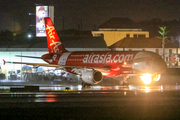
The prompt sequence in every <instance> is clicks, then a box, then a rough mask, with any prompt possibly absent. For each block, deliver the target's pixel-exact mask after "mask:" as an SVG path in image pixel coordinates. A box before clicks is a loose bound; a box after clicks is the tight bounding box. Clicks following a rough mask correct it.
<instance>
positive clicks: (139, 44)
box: [109, 38, 178, 48]
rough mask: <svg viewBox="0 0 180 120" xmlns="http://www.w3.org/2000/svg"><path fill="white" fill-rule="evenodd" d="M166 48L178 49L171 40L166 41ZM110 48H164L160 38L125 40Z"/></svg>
mask: <svg viewBox="0 0 180 120" xmlns="http://www.w3.org/2000/svg"><path fill="white" fill-rule="evenodd" d="M164 47H165V48H178V46H177V45H175V44H173V43H172V42H171V41H169V40H165V45H164ZM109 48H162V40H161V39H159V38H123V39H121V40H119V41H118V42H116V43H114V44H113V45H111V46H109Z"/></svg>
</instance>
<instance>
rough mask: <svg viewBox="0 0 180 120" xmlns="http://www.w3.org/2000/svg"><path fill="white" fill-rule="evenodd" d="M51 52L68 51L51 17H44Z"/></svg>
mask: <svg viewBox="0 0 180 120" xmlns="http://www.w3.org/2000/svg"><path fill="white" fill-rule="evenodd" d="M44 21H45V27H46V35H47V44H48V50H49V53H58V52H66V51H67V50H66V49H65V48H64V46H63V45H62V43H61V41H60V39H59V37H58V34H57V32H56V30H55V28H54V25H53V23H52V21H51V19H50V18H49V17H47V18H44Z"/></svg>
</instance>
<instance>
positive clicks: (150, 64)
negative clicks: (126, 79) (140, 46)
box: [132, 51, 167, 74]
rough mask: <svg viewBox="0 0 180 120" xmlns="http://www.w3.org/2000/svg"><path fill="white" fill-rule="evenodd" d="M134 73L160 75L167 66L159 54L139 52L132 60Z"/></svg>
mask: <svg viewBox="0 0 180 120" xmlns="http://www.w3.org/2000/svg"><path fill="white" fill-rule="evenodd" d="M132 67H133V71H134V72H135V73H140V74H145V73H150V74H161V73H163V72H165V71H166V69H167V65H166V63H165V61H164V60H163V59H162V57H161V56H160V55H159V54H156V53H153V52H148V51H144V52H139V53H138V54H137V55H136V56H135V58H134V60H133V66H132Z"/></svg>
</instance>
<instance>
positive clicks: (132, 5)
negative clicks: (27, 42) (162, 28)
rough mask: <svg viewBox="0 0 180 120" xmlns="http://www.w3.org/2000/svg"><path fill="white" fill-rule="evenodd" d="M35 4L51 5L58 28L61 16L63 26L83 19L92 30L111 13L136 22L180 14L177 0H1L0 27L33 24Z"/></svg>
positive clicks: (19, 28) (23, 27) (72, 25)
mask: <svg viewBox="0 0 180 120" xmlns="http://www.w3.org/2000/svg"><path fill="white" fill-rule="evenodd" d="M36 4H42V5H53V6H54V8H55V13H54V14H55V27H56V29H58V30H61V29H62V21H63V19H64V24H65V26H64V27H65V29H69V28H74V29H78V24H79V25H80V23H81V19H82V25H83V30H92V29H93V28H94V27H98V26H99V25H101V24H102V23H104V22H106V21H107V20H109V19H110V18H112V17H128V18H130V19H132V20H134V21H135V22H138V21H142V20H151V19H153V18H160V19H162V20H163V21H166V20H173V19H179V18H180V1H179V0H30V1H26V0H0V31H2V30H6V29H9V30H11V31H14V30H15V31H16V32H22V31H26V30H27V29H28V28H29V25H30V23H31V24H35V16H29V13H35V5H36ZM30 19H31V20H30ZM32 29H34V30H35V27H34V28H33V27H32Z"/></svg>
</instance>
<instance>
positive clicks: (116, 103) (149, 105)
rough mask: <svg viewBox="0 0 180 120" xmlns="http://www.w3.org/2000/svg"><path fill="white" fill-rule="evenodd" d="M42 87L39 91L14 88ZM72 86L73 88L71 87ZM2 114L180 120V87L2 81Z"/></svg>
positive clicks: (72, 119)
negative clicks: (86, 85) (12, 88)
mask: <svg viewBox="0 0 180 120" xmlns="http://www.w3.org/2000/svg"><path fill="white" fill-rule="evenodd" d="M27 85H28V86H39V91H38V92H12V91H10V89H11V87H15V88H21V87H23V86H27ZM67 88H69V89H67ZM0 89H1V90H4V91H1V92H0V111H1V112H0V117H1V119H2V120H6V119H51V120H52V119H68V120H69V119H70V120H76V119H78V120H79V119H83V120H84V119H91V120H92V119H103V120H104V119H108V120H109V119H123V120H124V119H131V120H132V119H133V120H136V119H138V120H139V119H151V120H156V119H158V120H162V119H163V120H166V119H167V120H168V119H171V120H172V119H180V92H179V90H180V86H179V85H178V83H177V84H174V85H157V86H149V87H147V86H138V85H128V86H119V85H116V86H112V85H104V86H99V85H94V86H89V87H86V88H83V89H82V86H81V85H77V84H74V85H71V84H59V83H56V82H54V81H53V83H52V82H51V81H49V82H43V83H39V84H38V83H37V82H33V83H32V82H31V83H30V82H25V81H21V80H19V81H18V80H15V81H13V80H11V81H8V80H1V81H0Z"/></svg>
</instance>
